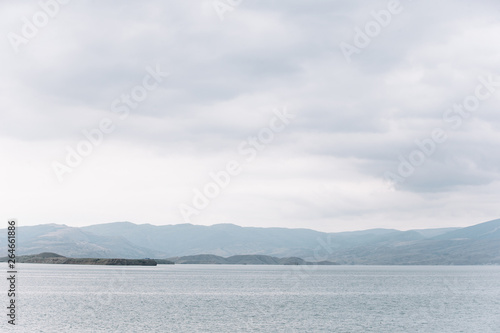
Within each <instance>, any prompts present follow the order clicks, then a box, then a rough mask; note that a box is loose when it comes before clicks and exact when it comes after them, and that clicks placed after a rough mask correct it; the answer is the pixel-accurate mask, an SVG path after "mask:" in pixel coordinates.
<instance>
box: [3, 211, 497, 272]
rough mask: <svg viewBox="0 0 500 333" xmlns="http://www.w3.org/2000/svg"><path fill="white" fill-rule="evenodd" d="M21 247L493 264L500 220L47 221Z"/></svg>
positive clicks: (25, 233) (132, 254)
mask: <svg viewBox="0 0 500 333" xmlns="http://www.w3.org/2000/svg"><path fill="white" fill-rule="evenodd" d="M3 232H4V234H5V232H6V229H3ZM17 244H18V248H17V249H18V254H35V253H40V252H56V253H59V254H61V255H64V256H68V257H100V258H113V257H120V258H168V257H181V256H190V255H198V254H200V253H206V254H209V255H214V257H213V258H211V259H210V258H209V259H210V260H214V263H215V262H216V263H223V262H221V261H220V259H218V258H216V257H215V256H219V257H226V258H227V257H231V256H237V255H253V257H252V258H251V260H253V261H255V260H257V261H258V260H259V259H258V258H259V257H258V256H257V255H266V256H271V257H282V258H283V257H299V258H302V259H304V260H307V261H313V262H315V261H322V260H330V261H335V262H339V263H345V264H491V263H498V262H499V260H498V258H499V257H500V220H494V221H489V222H484V223H481V224H477V225H474V226H471V227H467V228H441V229H423V230H409V231H398V230H392V229H371V230H363V231H355V232H341V233H323V232H319V231H314V230H309V229H286V228H249V227H240V226H237V225H233V224H218V225H213V226H197V225H191V224H179V225H166V226H153V225H149V224H142V225H137V224H133V223H130V222H117V223H107V224H101V225H93V226H89V227H83V228H74V227H68V226H66V225H55V224H48V225H39V226H29V227H21V228H19V229H18V242H17ZM6 250H7V248H6V237H0V251H4V253H6ZM242 258H243V257H242ZM243 259H244V260H247V259H248V260H250V259H249V258H243ZM193 260H194V259H193ZM204 260H205V259H204ZM225 260H226V259H225ZM263 260H264V259H263ZM265 260H267V259H265Z"/></svg>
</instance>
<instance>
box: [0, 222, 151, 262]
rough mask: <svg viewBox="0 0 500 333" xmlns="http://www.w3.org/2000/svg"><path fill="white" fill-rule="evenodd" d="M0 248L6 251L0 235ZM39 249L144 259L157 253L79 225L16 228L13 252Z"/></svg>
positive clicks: (64, 253)
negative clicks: (87, 230) (15, 242)
mask: <svg viewBox="0 0 500 333" xmlns="http://www.w3.org/2000/svg"><path fill="white" fill-rule="evenodd" d="M0 248H1V249H2V251H4V253H7V252H6V251H7V250H6V249H7V247H6V237H2V238H0ZM41 252H55V253H59V254H61V255H64V256H68V257H75V258H82V257H92V258H116V257H123V258H144V257H153V256H155V255H156V254H157V252H156V251H152V250H149V249H146V248H142V247H140V246H137V245H133V244H131V243H130V242H128V241H127V240H126V239H124V238H123V237H121V236H119V235H115V236H113V237H108V236H101V235H95V234H93V233H90V232H86V231H84V230H82V229H81V228H74V227H68V226H66V225H57V224H47V225H39V226H33V227H31V226H28V227H19V228H18V232H17V253H18V254H19V255H23V254H36V253H41Z"/></svg>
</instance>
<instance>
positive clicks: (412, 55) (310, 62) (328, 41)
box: [0, 0, 500, 231]
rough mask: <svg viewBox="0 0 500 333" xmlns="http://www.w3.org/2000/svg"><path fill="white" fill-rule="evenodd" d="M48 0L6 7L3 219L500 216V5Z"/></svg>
mask: <svg viewBox="0 0 500 333" xmlns="http://www.w3.org/2000/svg"><path fill="white" fill-rule="evenodd" d="M41 3H46V4H47V5H46V6H44V7H45V8H43V7H42V6H41V5H40V4H39V3H38V1H31V2H22V3H19V2H18V1H2V2H1V4H0V22H1V23H0V29H1V33H2V35H3V38H2V39H1V43H2V44H1V48H2V52H1V53H0V57H1V58H0V64H1V65H0V69H1V71H0V74H1V75H0V88H1V90H0V91H1V92H0V105H1V112H0V154H1V156H2V163H1V164H0V187H1V192H0V202H1V207H2V209H1V219H2V220H7V219H8V218H13V217H15V218H17V219H18V220H19V224H20V225H35V224H43V223H61V224H67V225H70V226H82V225H90V224H97V223H106V222H114V221H131V222H134V223H151V224H155V225H163V224H178V223H187V222H189V223H193V224H203V225H211V224H216V223H234V224H238V225H242V226H260V227H293V228H296V227H301V228H311V229H317V230H323V231H343V230H359V229H367V228H375V227H384V228H397V229H402V230H404V229H412V228H433V227H446V226H467V225H472V224H476V223H480V222H483V221H487V220H491V219H495V218H498V217H499V216H500V211H499V204H498V201H499V200H498V199H499V193H500V155H499V154H498V151H499V147H500V112H499V106H500V65H499V62H498V59H499V56H500V44H499V43H498V36H500V21H499V19H498V17H499V14H500V12H499V11H500V8H499V7H498V3H497V1H493V0H491V1H488V0H480V1H475V2H470V1H465V0H461V1H460V0H459V1H457V0H453V1H451V0H444V1H440V2H439V4H436V2H434V1H413V2H412V1H409V0H401V2H399V3H398V2H394V1H373V0H371V1H327V0H324V1H320V0H316V1H305V0H301V1H298V0H287V1H264V0H260V1H258V0H243V1H235V0H233V1H229V0H221V1H215V2H214V1H211V0H210V1H203V0H199V1H197V0H193V1H159V0H158V1H153V0H152V1H140V2H139V1H119V2H117V1H73V2H69V1H68V3H64V1H62V0H61V2H55V0H42V1H41ZM167 73H168V74H167ZM497 90H498V91H497ZM85 133H86V134H85ZM89 133H90V134H89ZM89 138H90V139H89ZM417 142H418V143H417ZM228 168H229V170H228ZM229 171H230V172H231V173H229ZM211 173H212V176H210V174H211ZM214 174H217V175H219V181H218V182H219V184H217V183H216V182H214V180H213V177H214V176H213V175H214Z"/></svg>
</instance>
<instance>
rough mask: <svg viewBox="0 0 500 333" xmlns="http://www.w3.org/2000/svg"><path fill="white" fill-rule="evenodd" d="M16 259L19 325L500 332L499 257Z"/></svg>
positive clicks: (24, 328) (49, 328) (46, 328)
mask: <svg viewBox="0 0 500 333" xmlns="http://www.w3.org/2000/svg"><path fill="white" fill-rule="evenodd" d="M18 267H19V270H20V278H19V282H18V283H19V285H18V288H19V292H20V296H19V299H18V303H19V304H18V311H19V316H18V324H19V325H18V326H17V327H16V330H15V331H19V332H218V333H223V332H440V333H444V332H454V333H456V332H481V333H484V332H500V267H498V266H488V267H485V266H480V267H477V266H476V267H472V266H321V267H306V266H293V267H292V266H224V265H220V266H218V265H175V266H174V265H160V266H157V267H111V266H80V265H74V266H73V265H41V264H38V265H37V264H20V265H18ZM5 299H6V297H5ZM4 316H5V315H4ZM4 321H5V323H0V330H1V331H2V332H3V331H6V330H5V328H6V326H7V325H6V319H5V318H4Z"/></svg>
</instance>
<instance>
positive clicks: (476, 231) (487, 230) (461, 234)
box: [433, 219, 500, 240]
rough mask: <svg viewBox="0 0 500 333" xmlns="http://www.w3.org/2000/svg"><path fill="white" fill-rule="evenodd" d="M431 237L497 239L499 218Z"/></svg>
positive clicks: (499, 226) (498, 237) (499, 225)
mask: <svg viewBox="0 0 500 333" xmlns="http://www.w3.org/2000/svg"><path fill="white" fill-rule="evenodd" d="M433 239H436V240H439V239H499V240H500V219H497V220H493V221H488V222H484V223H480V224H476V225H473V226H470V227H466V228H462V229H458V230H454V231H452V232H448V233H445V234H442V235H439V236H436V237H434V238H433Z"/></svg>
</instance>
